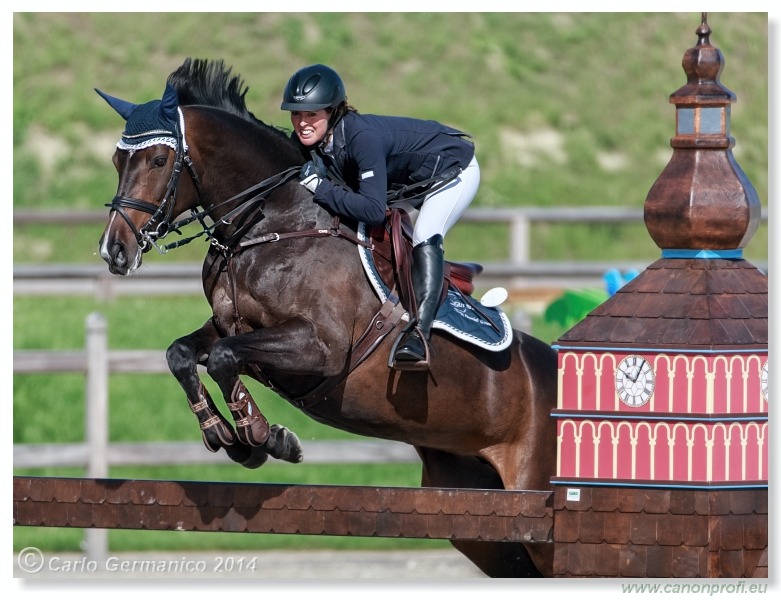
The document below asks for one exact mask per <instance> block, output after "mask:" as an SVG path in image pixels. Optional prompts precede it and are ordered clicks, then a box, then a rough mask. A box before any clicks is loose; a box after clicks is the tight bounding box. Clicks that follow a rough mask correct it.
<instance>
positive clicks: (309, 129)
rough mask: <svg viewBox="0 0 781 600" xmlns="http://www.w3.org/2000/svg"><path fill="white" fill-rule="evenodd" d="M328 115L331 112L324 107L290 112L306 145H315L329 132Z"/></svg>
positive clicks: (296, 129)
mask: <svg viewBox="0 0 781 600" xmlns="http://www.w3.org/2000/svg"><path fill="white" fill-rule="evenodd" d="M328 117H329V112H328V111H327V110H326V109H324V108H321V109H320V110H312V111H298V110H294V111H291V113H290V122H291V123H292V124H293V130H294V131H295V132H296V135H297V136H298V139H299V140H301V143H302V144H304V146H314V145H315V144H317V143H318V142H320V141H321V140H322V139H323V138H324V137H325V134H326V133H328Z"/></svg>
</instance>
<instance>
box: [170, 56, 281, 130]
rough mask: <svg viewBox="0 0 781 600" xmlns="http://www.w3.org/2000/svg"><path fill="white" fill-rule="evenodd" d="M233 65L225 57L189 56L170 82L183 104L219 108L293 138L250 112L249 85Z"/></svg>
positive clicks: (180, 102) (172, 75) (172, 74)
mask: <svg viewBox="0 0 781 600" xmlns="http://www.w3.org/2000/svg"><path fill="white" fill-rule="evenodd" d="M231 71H232V68H231V67H226V66H225V61H223V60H206V59H200V58H196V59H191V58H187V59H185V61H184V62H183V63H182V66H180V67H179V68H178V69H176V70H175V71H174V72H173V73H171V74H170V75H169V76H168V83H169V84H170V85H171V86H173V88H174V89H175V90H176V94H177V96H178V98H179V105H180V106H192V105H202V106H211V107H214V108H219V109H221V110H224V111H227V112H229V113H231V114H233V115H236V116H237V117H240V118H241V119H244V120H245V121H248V122H250V123H255V124H257V125H261V126H263V127H266V128H268V129H269V130H272V131H274V132H275V133H276V134H278V135H279V136H280V137H281V138H284V139H286V140H288V141H290V139H289V137H288V135H287V134H286V133H285V131H284V130H282V129H280V128H278V127H272V126H271V125H268V124H267V123H264V122H263V121H261V120H260V119H258V118H257V117H256V116H255V115H253V114H252V112H250V110H249V109H248V108H247V104H246V102H245V99H244V97H245V96H246V95H247V91H249V87H247V86H246V85H245V84H244V80H243V79H242V78H241V76H240V75H232V74H231Z"/></svg>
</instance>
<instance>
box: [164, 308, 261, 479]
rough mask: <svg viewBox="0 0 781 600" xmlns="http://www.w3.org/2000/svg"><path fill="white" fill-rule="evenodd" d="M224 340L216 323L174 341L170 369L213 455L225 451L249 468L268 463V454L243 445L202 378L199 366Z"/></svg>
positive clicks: (170, 354)
mask: <svg viewBox="0 0 781 600" xmlns="http://www.w3.org/2000/svg"><path fill="white" fill-rule="evenodd" d="M219 339H220V336H219V334H218V333H217V330H216V328H215V327H214V324H213V323H212V320H211V319H209V320H208V321H207V322H206V323H205V324H204V326H203V327H201V328H200V329H198V330H196V331H193V332H192V333H191V334H189V335H186V336H184V337H182V338H179V339H178V340H176V341H174V342H173V343H172V344H171V345H170V346H169V348H168V351H167V352H166V359H167V360H168V368H169V369H170V370H171V373H172V374H173V375H174V377H176V379H177V381H178V382H179V385H181V386H182V389H183V390H184V393H185V395H186V396H187V402H188V404H189V405H190V410H192V412H193V413H194V414H195V416H196V418H197V419H198V423H199V424H200V427H201V435H202V438H203V443H204V445H205V446H206V448H207V449H208V450H209V451H210V452H217V451H218V450H219V449H220V448H225V451H226V452H227V454H228V456H229V457H230V458H231V460H234V461H236V462H238V463H241V464H242V465H244V466H246V467H249V468H257V467H259V466H261V465H262V464H263V463H265V462H266V460H267V459H268V454H267V453H266V452H265V451H264V450H262V449H259V448H258V449H256V448H253V447H251V446H248V445H246V444H243V443H241V442H240V441H239V439H238V438H237V436H236V432H235V431H234V430H233V427H232V426H231V424H230V422H229V421H228V420H227V419H226V418H225V417H223V416H222V414H221V413H220V411H219V409H218V408H217V406H216V405H215V404H214V401H213V400H212V398H211V396H210V395H209V391H208V390H207V389H206V387H205V386H204V385H203V382H201V379H200V377H199V376H198V369H197V367H198V364H199V363H205V361H206V358H207V357H208V355H209V352H210V351H211V348H212V346H213V345H214V343H215V342H216V341H217V340H219Z"/></svg>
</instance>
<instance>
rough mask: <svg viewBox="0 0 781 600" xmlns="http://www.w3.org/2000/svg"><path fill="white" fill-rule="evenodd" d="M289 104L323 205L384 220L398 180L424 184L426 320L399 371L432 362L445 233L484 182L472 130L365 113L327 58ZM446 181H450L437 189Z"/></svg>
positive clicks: (421, 315)
mask: <svg viewBox="0 0 781 600" xmlns="http://www.w3.org/2000/svg"><path fill="white" fill-rule="evenodd" d="M281 108H282V110H287V111H290V120H291V123H292V124H293V129H294V132H295V135H296V136H297V137H298V140H299V142H300V143H301V144H302V145H303V146H304V149H305V150H308V151H309V153H310V155H311V158H312V160H311V161H309V162H307V163H306V164H305V165H304V167H303V168H302V170H301V175H300V183H301V184H302V185H304V186H305V187H306V188H307V189H309V190H310V191H311V192H313V194H314V197H313V200H314V201H315V202H316V203H318V204H320V205H322V206H324V207H327V208H329V209H331V210H332V211H333V212H335V213H336V214H338V215H341V216H344V217H348V218H351V219H355V220H356V221H360V222H363V223H366V224H368V225H373V224H380V223H382V222H383V221H384V220H385V214H386V210H387V197H388V190H389V189H390V188H391V186H392V185H394V184H400V185H410V184H412V185H414V184H421V183H422V184H423V186H424V192H423V194H421V195H419V197H418V200H417V203H416V204H415V206H414V208H419V209H420V213H419V215H418V218H417V220H416V222H415V227H414V231H413V239H412V242H413V251H412V256H413V266H412V284H413V288H414V292H415V297H416V299H417V302H418V321H417V327H416V329H413V330H412V331H411V332H410V334H409V335H408V336H407V339H406V340H403V343H402V344H401V345H400V346H399V347H398V349H397V351H396V354H395V356H394V359H395V364H396V368H398V369H402V370H403V369H412V368H421V365H423V368H425V366H427V364H428V357H427V354H426V347H427V343H426V342H424V341H423V339H422V338H421V335H422V336H425V338H426V340H428V339H429V338H430V335H431V323H432V321H433V320H434V317H435V315H436V312H437V308H438V303H439V292H440V290H441V285H442V277H443V271H444V251H443V246H442V242H443V238H444V235H445V234H446V233H447V231H448V230H450V228H451V227H453V225H455V223H456V221H457V220H458V219H459V217H460V216H461V215H462V213H463V212H464V211H465V210H466V208H467V207H468V206H469V204H470V202H472V199H473V198H474V196H475V194H476V193H477V188H478V185H479V183H480V168H479V166H478V164H477V160H476V159H475V153H474V144H472V142H470V141H468V140H467V139H466V137H468V135H467V134H465V133H463V132H461V131H458V130H456V129H452V128H450V127H447V126H445V125H442V124H440V123H437V122H436V121H425V120H420V119H412V118H407V117H391V116H378V115H370V114H361V113H359V112H358V111H357V110H356V109H355V108H353V107H352V106H350V105H349V104H348V103H347V95H346V93H345V87H344V84H343V83H342V80H341V78H340V77H339V75H338V74H337V73H336V71H334V70H333V69H331V68H330V67H327V66H325V65H321V64H316V65H311V66H308V67H304V68H302V69H300V70H298V71H297V72H296V73H294V74H293V76H292V77H291V78H290V80H289V81H288V83H287V86H286V87H285V91H284V94H283V100H282V106H281ZM329 172H330V175H331V176H332V179H329V178H328V175H329ZM448 177H449V179H448ZM438 180H440V181H442V183H444V185H438V186H436V187H435V188H431V185H434V184H435V183H436V182H437V181H438ZM429 182H430V184H429ZM445 182H446V183H445ZM427 187H429V188H431V191H430V192H428V193H426V192H425V189H426V188H427Z"/></svg>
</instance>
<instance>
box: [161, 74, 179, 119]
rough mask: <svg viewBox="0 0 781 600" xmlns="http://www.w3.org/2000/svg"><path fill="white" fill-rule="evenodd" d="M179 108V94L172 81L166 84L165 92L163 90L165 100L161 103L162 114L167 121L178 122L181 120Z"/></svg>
mask: <svg viewBox="0 0 781 600" xmlns="http://www.w3.org/2000/svg"><path fill="white" fill-rule="evenodd" d="M178 108H179V96H178V95H177V93H176V90H175V89H174V87H173V86H172V85H171V84H170V83H169V84H166V86H165V92H163V100H162V102H161V103H160V116H161V117H162V118H163V119H164V120H166V121H170V122H171V123H176V122H178V120H179V113H178V112H177V109H178Z"/></svg>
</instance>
